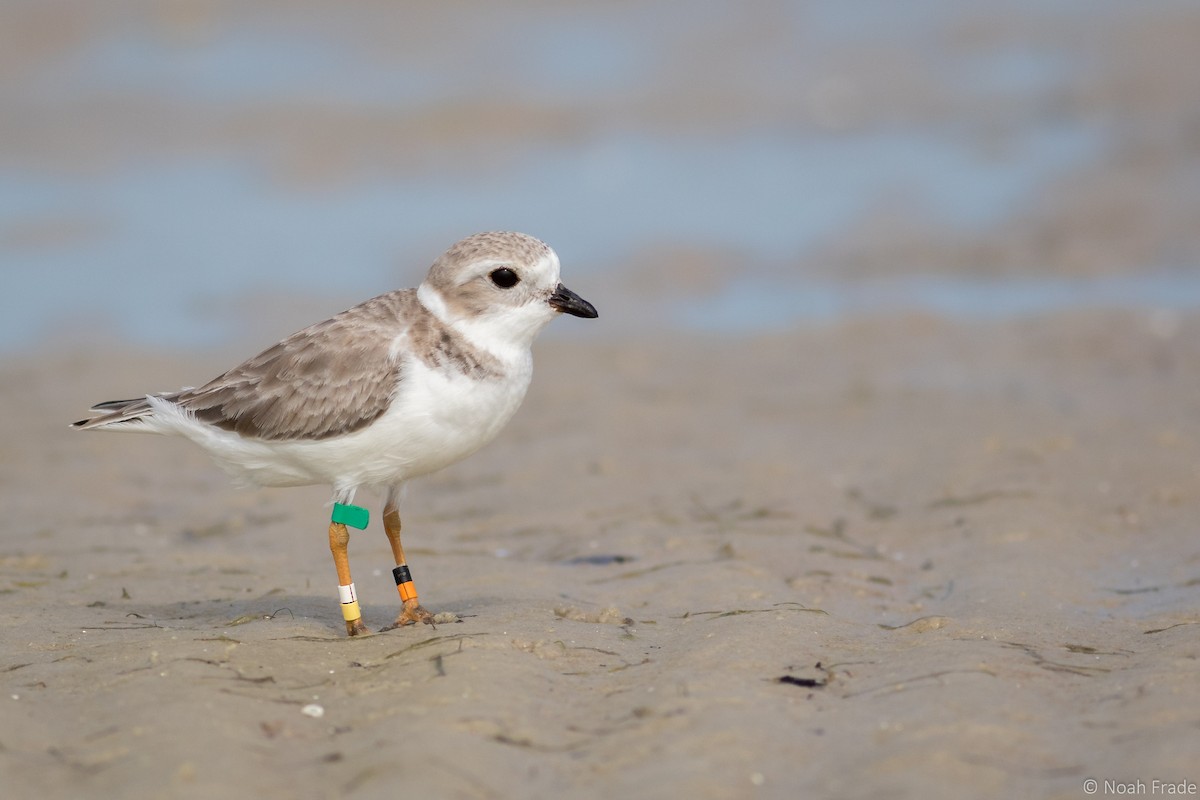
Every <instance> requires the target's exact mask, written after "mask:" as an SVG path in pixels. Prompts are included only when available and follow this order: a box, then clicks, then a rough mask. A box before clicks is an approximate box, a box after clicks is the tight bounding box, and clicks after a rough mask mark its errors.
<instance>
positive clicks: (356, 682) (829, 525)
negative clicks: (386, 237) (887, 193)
mask: <svg viewBox="0 0 1200 800" xmlns="http://www.w3.org/2000/svg"><path fill="white" fill-rule="evenodd" d="M1167 322H1169V323H1170V324H1169V325H1165V324H1164V321H1163V320H1162V319H1160V318H1157V317H1147V316H1145V315H1139V314H1132V313H1120V312H1101V311H1095V312H1089V313H1079V314H1073V315H1068V314H1060V315H1055V316H1051V317H1042V318H1035V319H1029V320H1021V321H1012V322H1005V323H995V324H986V325H985V324H954V323H949V322H945V321H940V320H937V319H934V318H927V317H919V316H897V317H892V318H887V317H876V318H873V319H870V320H859V321H847V322H844V323H841V324H838V325H831V326H824V327H809V328H800V329H797V330H794V331H791V332H786V333H777V334H771V335H762V336H758V337H753V338H751V337H745V338H740V339H739V338H729V337H725V338H722V339H716V338H706V337H702V336H683V335H663V336H661V337H657V338H655V339H654V340H652V341H648V342H647V341H636V340H634V339H627V340H625V341H622V340H621V339H620V337H619V336H618V337H613V338H607V339H601V340H591V339H574V338H571V337H566V338H555V337H553V336H551V337H549V338H548V340H547V341H545V342H543V343H541V344H540V345H539V347H538V349H537V360H538V367H537V374H536V375H535V381H534V386H533V388H532V390H531V392H530V396H529V398H528V400H527V401H526V404H525V406H524V407H523V408H522V410H521V411H520V412H519V414H518V416H517V418H516V419H515V420H514V421H513V423H512V424H511V426H510V427H509V428H508V429H507V430H506V431H505V432H504V433H503V434H502V436H501V437H500V439H499V440H497V441H496V442H495V443H493V444H492V445H491V446H489V447H488V448H487V449H485V450H484V451H482V452H481V453H479V454H477V455H476V456H475V457H473V458H472V459H470V460H467V461H465V462H463V463H461V464H460V465H457V466H455V467H453V468H451V469H449V470H447V471H445V472H444V473H441V474H439V475H436V476H432V477H430V478H427V479H424V480H420V481H416V482H414V483H413V484H412V486H411V488H410V491H409V493H408V495H407V497H406V499H405V502H404V505H403V512H404V519H405V525H406V528H405V536H406V538H405V541H406V542H407V544H408V550H409V555H410V560H411V563H412V567H413V571H414V574H415V575H416V577H417V585H418V587H419V589H420V591H421V596H422V599H423V601H424V602H425V604H426V605H427V606H428V607H429V608H430V609H431V610H435V611H449V612H454V613H456V614H458V615H460V616H461V617H462V621H461V622H459V623H455V624H444V625H440V626H438V627H437V628H436V629H434V628H430V627H421V628H407V629H400V630H394V631H390V632H387V633H383V634H375V635H372V636H370V637H367V638H362V639H348V638H346V637H345V636H344V633H343V626H342V622H341V619H340V614H339V612H338V607H337V604H336V600H335V592H334V583H335V575H334V572H333V567H332V564H331V561H330V558H329V555H328V551H327V542H326V537H325V525H324V519H325V515H326V514H327V513H328V512H327V510H326V508H325V507H324V505H323V504H324V502H325V501H326V499H327V497H326V494H325V492H324V491H323V490H321V489H319V488H313V489H286V490H279V489H275V490H261V491H250V492H246V491H238V490H235V489H233V488H230V487H229V486H227V484H226V482H225V479H224V477H223V476H222V475H221V474H220V473H219V472H218V471H217V470H216V469H215V468H213V467H211V466H209V465H208V464H207V462H206V460H205V458H204V456H203V455H202V454H200V453H199V452H198V451H196V450H195V449H194V448H192V447H191V446H190V444H188V443H186V442H183V441H179V440H166V439H160V438H156V437H149V436H126V435H108V434H98V433H81V432H76V431H72V430H69V429H68V428H67V427H66V424H65V423H66V422H69V421H70V420H72V419H74V418H76V417H77V416H79V413H80V411H81V408H82V406H83V404H84V403H83V401H84V400H85V399H86V400H93V399H101V398H104V397H107V396H109V395H110V394H111V395H113V396H116V395H120V394H122V393H123V392H124V393H127V392H128V391H129V390H130V389H132V388H134V387H146V386H151V387H155V386H160V385H163V384H164V381H171V380H177V381H178V382H181V383H183V382H187V381H188V376H192V379H191V380H193V381H194V380H195V379H196V378H203V377H205V376H207V375H208V373H210V372H213V370H214V369H215V368H217V367H218V366H219V363H218V361H217V359H216V358H215V357H205V358H201V357H198V356H194V355H191V356H189V355H178V354H164V353H153V352H145V351H137V350H134V349H132V348H126V349H125V350H124V351H123V352H122V351H120V350H114V349H111V348H104V349H99V348H98V349H97V350H96V351H95V352H88V353H75V354H70V355H67V354H64V353H56V352H48V353H45V354H44V355H43V356H42V357H41V358H38V359H33V358H14V359H10V360H9V361H8V362H6V363H4V364H3V365H2V366H0V387H3V388H2V389H0V393H2V394H0V396H2V398H3V405H4V408H5V409H6V411H7V413H6V414H5V415H4V416H3V419H2V421H0V425H2V427H0V453H3V460H2V462H0V480H2V481H3V487H4V498H5V507H6V510H7V513H6V514H5V522H4V523H3V525H2V526H0V592H2V593H3V598H4V604H3V611H2V612H0V624H2V625H3V631H4V633H3V638H2V640H0V641H2V644H0V676H2V680H3V687H2V688H3V694H2V695H0V702H3V707H4V713H3V714H2V715H0V769H2V772H3V774H4V776H5V784H6V788H5V791H4V795H5V796H6V797H39V798H67V797H82V796H87V797H92V798H98V797H122V798H134V797H147V798H150V797H197V798H200V797H205V798H208V797H216V796H254V797H267V798H274V797H279V798H284V797H300V798H305V797H385V796H395V795H396V794H397V793H403V794H405V795H407V796H429V797H463V798H474V797H516V796H530V797H551V796H555V797H582V796H630V797H656V798H657V797H662V798H667V797H706V798H707V797H713V798H720V797H796V796H814V795H819V796H827V797H911V798H919V797H941V796H946V797H949V796H976V797H1014V796H1040V797H1064V798H1066V797H1080V796H1083V791H1084V781H1085V780H1086V779H1088V778H1094V779H1096V780H1098V781H1100V782H1101V784H1100V788H1101V791H1103V789H1104V784H1103V782H1104V781H1105V780H1109V781H1122V782H1132V781H1137V780H1141V781H1143V782H1145V784H1146V785H1147V786H1150V782H1151V781H1154V780H1162V781H1170V782H1176V783H1177V782H1179V781H1191V782H1192V783H1193V784H1194V783H1195V782H1196V781H1197V780H1200V773H1197V768H1196V752H1197V742H1198V741H1200V731H1198V727H1197V726H1198V725H1200V716H1198V713H1200V712H1198V711H1197V709H1198V708H1200V682H1197V681H1196V679H1195V676H1196V668H1197V657H1198V655H1200V636H1198V635H1197V634H1198V632H1200V627H1197V626H1198V625H1200V616H1197V604H1196V598H1197V591H1200V542H1198V540H1197V537H1196V535H1195V519H1196V513H1197V512H1196V508H1197V503H1198V502H1200V491H1198V490H1200V482H1198V478H1200V469H1198V467H1197V465H1198V464H1200V418H1198V417H1197V415H1196V413H1195V398H1196V397H1197V396H1200V368H1198V365H1200V317H1197V316H1196V315H1181V316H1177V317H1173V318H1171V319H1170V320H1167ZM371 505H372V506H373V508H375V509H377V508H378V501H377V500H374V501H372V502H371ZM351 564H352V566H353V568H354V570H355V573H354V574H355V579H356V583H357V585H358V587H359V591H360V595H361V597H362V601H363V607H364V611H365V616H366V620H367V622H368V623H369V624H370V625H372V627H373V629H377V628H378V627H381V626H382V625H384V624H386V623H387V622H389V621H390V620H391V619H392V617H393V616H394V614H395V613H396V610H397V600H396V597H395V594H394V587H393V586H392V582H391V577H390V574H389V573H390V567H391V562H390V560H389V550H388V546H387V542H386V539H385V537H384V536H383V534H382V531H381V530H380V529H379V523H378V519H377V517H376V519H375V520H374V521H373V524H372V527H370V528H369V529H368V530H367V531H365V532H362V533H355V534H354V537H353V539H352V542H351ZM1185 788H1186V787H1185Z"/></svg>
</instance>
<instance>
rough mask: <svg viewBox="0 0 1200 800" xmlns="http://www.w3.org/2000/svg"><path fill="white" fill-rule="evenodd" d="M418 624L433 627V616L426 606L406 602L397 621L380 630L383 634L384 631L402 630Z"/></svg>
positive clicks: (410, 601)
mask: <svg viewBox="0 0 1200 800" xmlns="http://www.w3.org/2000/svg"><path fill="white" fill-rule="evenodd" d="M418 622H421V623H424V624H426V625H432V624H433V614H430V613H429V612H428V611H426V610H425V608H424V606H422V605H421V604H420V603H418V602H417V601H416V600H406V601H405V602H404V610H403V611H401V612H400V615H399V616H397V617H396V621H395V622H393V623H392V624H391V625H387V626H385V627H383V628H380V629H379V630H380V633H382V632H383V631H390V630H395V629H396V628H402V627H404V626H405V625H416V624H417V623H418Z"/></svg>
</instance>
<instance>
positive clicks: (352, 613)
mask: <svg viewBox="0 0 1200 800" xmlns="http://www.w3.org/2000/svg"><path fill="white" fill-rule="evenodd" d="M342 618H343V619H345V620H346V622H354V620H356V619H361V618H362V612H361V611H359V610H358V601H357V600H355V601H354V602H353V603H342Z"/></svg>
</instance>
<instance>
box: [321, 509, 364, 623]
mask: <svg viewBox="0 0 1200 800" xmlns="http://www.w3.org/2000/svg"><path fill="white" fill-rule="evenodd" d="M349 544H350V531H348V530H346V526H345V525H343V524H342V523H340V522H331V523H329V550H330V551H331V552H332V553H333V565H334V566H335V567H337V574H338V594H339V595H340V597H341V601H342V616H343V617H344V618H345V620H346V633H347V635H349V636H358V635H359V634H363V633H367V626H366V625H364V624H363V621H362V612H361V611H360V610H359V608H358V597H357V596H356V595H355V592H354V581H352V580H350V554H349V552H347V548H348V546H349Z"/></svg>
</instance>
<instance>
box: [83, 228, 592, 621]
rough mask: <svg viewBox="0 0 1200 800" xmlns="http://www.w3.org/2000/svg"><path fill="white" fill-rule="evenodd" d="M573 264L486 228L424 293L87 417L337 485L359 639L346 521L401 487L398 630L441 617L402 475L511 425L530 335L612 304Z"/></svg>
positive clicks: (524, 382)
mask: <svg viewBox="0 0 1200 800" xmlns="http://www.w3.org/2000/svg"><path fill="white" fill-rule="evenodd" d="M558 273H559V262H558V256H557V255H556V254H555V252H554V251H553V250H552V249H550V247H549V246H547V245H546V244H544V243H543V242H541V241H538V240H537V239H535V238H533V237H532V236H526V235H525V234H521V233H509V232H498V233H480V234H476V235H474V236H470V237H468V238H466V239H463V240H462V241H461V242H458V243H457V244H455V245H454V246H453V247H451V248H450V249H449V250H447V251H446V252H445V253H443V254H442V256H441V257H440V258H438V259H437V261H435V262H434V264H433V266H432V267H431V268H430V270H429V274H428V275H427V276H426V278H425V281H424V282H423V283H422V284H421V285H420V287H418V288H416V289H401V290H397V291H394V292H389V293H387V294H382V295H380V296H378V297H374V298H372V299H370V300H367V301H366V302H363V303H360V304H359V305H356V306H354V307H353V308H351V309H349V310H347V311H343V312H342V313H340V314H338V315H336V316H334V317H330V318H329V319H327V320H325V321H324V322H318V323H317V324H315V325H311V326H309V327H307V328H305V329H304V330H302V331H299V332H297V333H294V334H292V335H291V336H289V337H287V338H286V339H284V340H282V341H281V342H279V343H278V344H275V345H272V346H271V347H269V348H267V349H266V350H264V351H263V352H261V353H259V354H258V355H256V356H254V357H253V358H251V359H249V360H247V361H245V362H243V363H242V364H239V365H238V366H236V367H234V368H233V369H231V370H229V371H228V372H226V373H224V374H223V375H220V376H218V377H216V378H214V379H213V380H211V381H209V382H208V383H206V384H204V385H203V386H201V387H199V388H188V389H182V390H180V391H178V392H170V393H164V394H150V395H146V396H145V397H140V398H135V399H133V400H113V401H109V402H106V403H100V404H98V405H96V406H93V407H92V410H93V411H98V412H100V413H99V414H98V415H96V416H93V417H89V418H88V419H84V420H80V421H79V422H76V423H74V427H76V428H80V429H84V430H87V429H95V430H110V431H142V432H147V433H164V434H177V435H180V436H185V437H187V438H188V439H191V440H192V441H193V442H195V443H196V444H198V445H200V447H202V448H203V449H204V450H205V451H207V452H208V454H209V455H210V456H212V458H213V459H214V460H215V461H216V462H217V464H218V465H219V466H220V467H221V468H222V469H224V470H225V471H226V472H227V473H229V474H230V475H231V476H232V477H233V478H234V479H235V480H236V481H238V482H239V483H242V484H248V485H256V486H304V485H308V484H330V485H332V486H333V503H334V505H333V514H332V519H331V521H330V524H329V549H330V550H331V551H332V552H333V561H334V565H335V566H336V568H337V575H338V592H339V597H340V599H341V602H342V616H343V617H344V619H345V621H346V632H347V633H348V634H350V635H351V636H355V635H357V634H360V633H365V632H366V630H367V629H366V626H365V625H364V624H363V621H362V614H361V612H360V610H359V606H358V600H357V597H356V594H355V591H354V582H353V581H352V580H351V579H350V563H349V559H348V556H347V552H346V551H347V544H348V543H349V539H350V535H349V532H348V531H347V528H346V526H347V525H349V526H351V527H356V528H360V529H361V528H365V527H366V525H367V516H368V512H367V510H366V509H364V508H361V507H359V506H355V505H353V503H354V495H355V492H357V491H358V489H360V488H364V487H372V488H381V489H386V490H387V499H386V501H385V502H384V508H383V527H384V531H385V532H386V533H387V537H388V540H389V542H391V546H392V553H393V555H394V556H395V560H396V568H395V569H394V570H393V575H394V577H395V579H396V586H397V588H398V590H399V592H400V598H401V600H402V602H403V608H402V609H401V611H400V614H399V616H398V617H397V618H396V621H395V623H393V624H392V625H390V626H388V628H385V630H387V629H390V628H393V627H396V626H399V625H410V624H413V623H416V622H425V623H429V622H431V621H432V615H431V614H430V613H429V612H428V611H426V610H425V609H424V608H423V607H422V606H421V604H420V602H419V601H418V599H417V592H416V589H415V587H414V585H413V582H412V574H411V572H410V570H409V568H408V564H407V562H406V561H405V558H404V549H403V548H402V547H401V545H400V513H399V509H398V506H397V501H398V498H399V490H400V486H401V484H403V482H404V481H406V480H408V479H409V478H414V477H417V476H419V475H426V474H428V473H431V472H435V471H436V470H439V469H442V468H443V467H445V466H447V465H449V464H451V463H453V462H455V461H458V460H459V459H461V458H463V457H465V456H467V455H470V454H471V453H473V452H475V451H476V450H478V449H479V448H480V447H482V446H483V445H485V444H486V443H488V442H489V441H491V440H492V439H493V438H494V437H495V436H496V434H497V433H499V432H500V429H501V428H503V427H504V425H505V423H507V422H508V420H509V419H510V418H511V417H512V415H513V413H514V412H515V411H516V410H517V407H518V406H519V405H520V404H521V400H522V399H523V398H524V397H525V390H526V388H528V386H529V379H530V377H531V375H532V372H533V360H532V354H531V353H530V346H531V345H532V344H533V340H534V337H536V336H537V334H538V332H539V331H540V330H541V329H542V328H543V327H545V325H546V323H548V322H550V320H552V319H554V318H555V317H556V316H558V315H559V313H563V312H565V313H567V314H573V315H574V316H577V317H589V318H590V317H595V316H596V309H595V308H594V307H593V306H592V305H591V303H588V302H587V301H586V300H584V299H583V298H581V297H580V296H579V295H577V294H575V293H574V292H572V291H571V290H570V289H568V288H567V287H565V286H563V285H562V283H560V282H559V276H558Z"/></svg>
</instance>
